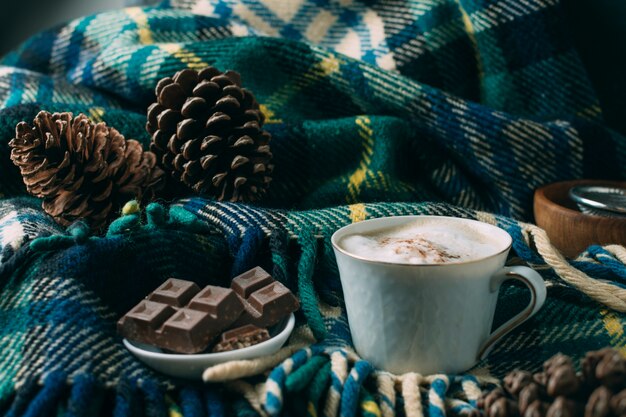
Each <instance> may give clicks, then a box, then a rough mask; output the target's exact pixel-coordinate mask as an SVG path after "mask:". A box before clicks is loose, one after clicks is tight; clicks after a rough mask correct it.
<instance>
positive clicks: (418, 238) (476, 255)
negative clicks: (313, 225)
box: [341, 222, 498, 264]
mask: <svg viewBox="0 0 626 417" xmlns="http://www.w3.org/2000/svg"><path fill="white" fill-rule="evenodd" d="M341 246H342V247H343V248H344V249H345V250H346V251H348V252H350V253H352V254H354V255H357V256H359V257H362V258H366V259H370V260H372V261H382V262H391V263H406V264H442V263H457V262H467V261H469V260H473V259H481V258H486V257H488V256H490V255H493V254H495V253H496V252H497V248H498V245H497V242H496V241H495V240H494V239H493V238H490V237H489V236H486V235H485V234H484V233H482V232H479V231H478V230H476V229H474V228H472V227H471V226H467V225H459V224H458V223H457V224H454V225H446V224H445V223H441V222H438V223H437V224H432V225H429V224H425V223H421V222H419V223H418V222H413V223H409V224H406V225H403V226H400V227H396V228H388V229H384V230H381V231H378V232H376V233H370V234H353V235H348V236H346V237H344V238H343V239H342V240H341Z"/></svg>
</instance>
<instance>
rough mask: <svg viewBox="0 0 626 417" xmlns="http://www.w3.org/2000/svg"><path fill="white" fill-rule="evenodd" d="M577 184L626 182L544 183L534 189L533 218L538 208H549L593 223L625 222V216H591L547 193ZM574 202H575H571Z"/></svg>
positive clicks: (617, 182) (579, 181) (616, 182)
mask: <svg viewBox="0 0 626 417" xmlns="http://www.w3.org/2000/svg"><path fill="white" fill-rule="evenodd" d="M577 185H606V186H618V187H626V182H623V181H602V180H570V181H560V182H554V183H552V184H548V185H545V186H543V187H540V188H538V189H537V190H535V208H534V209H535V210H534V211H535V213H534V214H535V220H536V218H537V211H539V210H549V211H552V212H553V213H554V212H561V213H562V214H563V215H564V216H567V217H569V218H577V219H579V220H581V221H585V222H586V223H595V224H597V225H602V224H615V221H616V220H617V221H619V222H626V218H619V217H604V216H592V215H588V214H585V213H583V212H581V211H578V210H574V209H571V208H569V207H566V206H563V205H561V204H559V203H558V202H556V201H554V200H552V199H551V198H549V195H550V194H552V196H553V195H554V193H555V192H557V191H555V190H559V191H560V190H561V189H563V188H564V189H566V190H569V189H570V188H571V187H573V186H577ZM564 197H565V198H567V199H569V196H568V195H567V194H566V195H565V196H564ZM573 204H575V203H573Z"/></svg>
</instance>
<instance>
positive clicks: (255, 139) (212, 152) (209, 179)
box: [146, 67, 273, 201]
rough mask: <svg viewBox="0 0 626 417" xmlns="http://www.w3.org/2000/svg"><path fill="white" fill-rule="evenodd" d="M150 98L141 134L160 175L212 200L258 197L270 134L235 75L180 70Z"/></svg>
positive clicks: (264, 183)
mask: <svg viewBox="0 0 626 417" xmlns="http://www.w3.org/2000/svg"><path fill="white" fill-rule="evenodd" d="M156 96H157V100H158V101H157V102H156V103H154V104H152V105H151V106H150V107H149V108H148V123H147V125H146V129H147V131H148V133H150V135H152V143H151V146H150V150H152V152H154V153H155V154H156V155H157V158H158V161H159V163H160V165H161V166H162V167H163V169H164V170H165V171H166V172H168V173H169V174H171V176H172V177H173V178H175V179H176V180H179V181H181V182H182V183H184V184H186V185H187V186H189V187H190V188H191V189H193V190H194V191H195V192H197V193H203V194H209V195H213V196H215V197H216V198H217V199H218V200H229V201H254V200H257V199H259V198H260V197H262V195H263V194H264V193H265V192H266V190H267V187H268V185H269V182H270V181H271V178H270V174H271V172H272V168H273V166H272V165H271V164H270V160H271V158H272V153H271V152H270V147H269V142H270V134H269V133H268V132H266V131H264V130H262V129H261V127H262V126H263V122H264V116H263V113H262V112H261V111H260V109H259V104H258V103H257V101H256V100H255V98H254V96H253V95H252V93H251V92H250V91H248V90H246V89H245V88H242V87H241V79H240V77H239V74H237V73H236V72H233V71H227V72H225V73H222V72H220V71H218V70H217V69H215V68H213V67H208V68H205V69H203V70H202V71H200V72H197V71H194V70H191V69H185V70H182V71H179V72H177V73H176V74H175V75H174V77H172V78H169V77H168V78H164V79H162V80H161V81H159V83H158V85H157V87H156Z"/></svg>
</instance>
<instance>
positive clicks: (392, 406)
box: [376, 372, 396, 417]
mask: <svg viewBox="0 0 626 417" xmlns="http://www.w3.org/2000/svg"><path fill="white" fill-rule="evenodd" d="M394 385H395V381H394V377H393V376H392V375H391V374H389V373H387V372H379V373H378V375H377V378H376V387H377V388H378V395H379V396H380V411H381V413H382V417H393V416H394V415H395V414H396V389H395V386H394Z"/></svg>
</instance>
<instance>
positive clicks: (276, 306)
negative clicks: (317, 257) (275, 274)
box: [231, 267, 300, 327]
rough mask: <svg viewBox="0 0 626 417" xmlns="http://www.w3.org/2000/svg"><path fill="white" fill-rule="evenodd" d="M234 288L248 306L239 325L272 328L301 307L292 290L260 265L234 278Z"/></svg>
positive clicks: (236, 323)
mask: <svg viewBox="0 0 626 417" xmlns="http://www.w3.org/2000/svg"><path fill="white" fill-rule="evenodd" d="M231 288H232V289H233V290H234V291H235V292H236V293H237V295H238V296H239V298H240V300H241V301H242V303H243V306H244V311H243V313H242V314H241V316H240V317H239V319H237V321H236V322H235V324H234V325H235V326H244V325H246V324H253V325H255V326H257V327H270V326H273V325H275V324H277V323H278V322H280V321H281V320H282V319H283V318H285V317H286V316H287V315H289V313H292V312H294V311H296V310H297V309H298V308H299V307H300V303H299V302H298V299H297V298H296V297H295V296H294V295H293V294H292V292H291V291H289V289H288V288H287V287H285V286H284V285H283V284H281V283H280V282H278V281H274V279H273V278H272V277H271V276H270V275H269V274H268V273H267V272H265V271H264V270H263V269H262V268H260V267H256V268H253V269H251V270H250V271H247V272H244V273H243V274H241V275H239V276H237V277H235V278H233V280H232V283H231Z"/></svg>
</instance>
